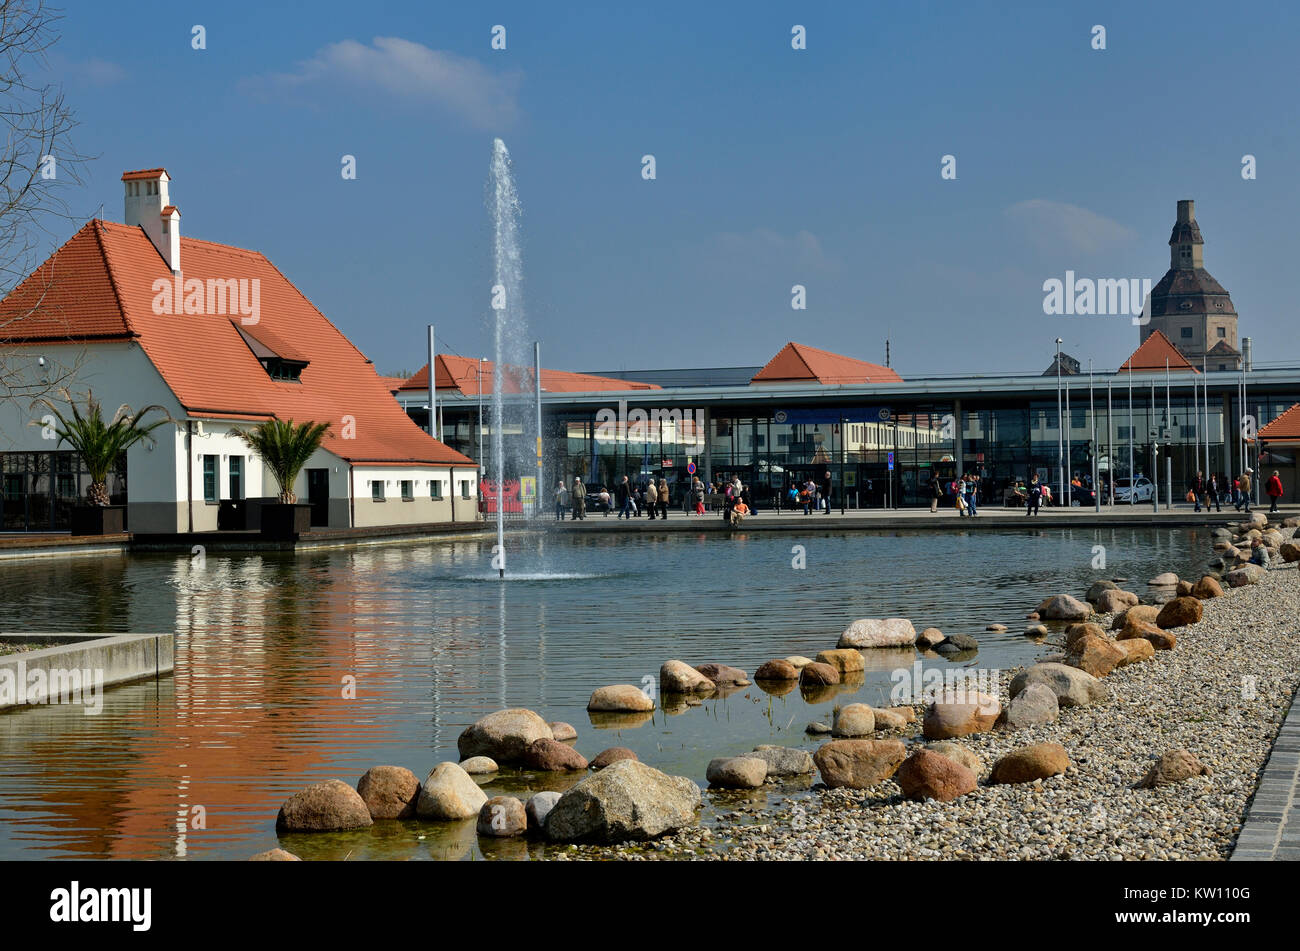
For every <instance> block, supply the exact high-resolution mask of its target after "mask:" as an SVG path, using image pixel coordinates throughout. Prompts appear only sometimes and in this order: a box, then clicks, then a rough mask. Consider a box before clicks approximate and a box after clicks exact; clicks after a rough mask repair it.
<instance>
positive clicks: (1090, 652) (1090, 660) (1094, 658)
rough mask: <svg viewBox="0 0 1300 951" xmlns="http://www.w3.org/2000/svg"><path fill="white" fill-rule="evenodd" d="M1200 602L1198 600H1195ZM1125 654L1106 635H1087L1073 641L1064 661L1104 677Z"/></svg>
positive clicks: (1096, 675)
mask: <svg viewBox="0 0 1300 951" xmlns="http://www.w3.org/2000/svg"><path fill="white" fill-rule="evenodd" d="M1196 603H1197V604H1200V602H1199V601H1197V602H1196ZM1126 656H1127V655H1126V654H1125V653H1124V651H1122V650H1120V649H1119V648H1118V647H1116V646H1115V644H1114V642H1113V641H1111V640H1110V639H1109V638H1106V637H1096V636H1094V635H1089V636H1087V637H1083V638H1080V639H1079V640H1077V641H1075V642H1074V646H1073V647H1072V648H1070V652H1069V653H1068V654H1066V655H1065V662H1066V663H1067V664H1069V665H1070V666H1071V667H1078V668H1079V669H1080V670H1084V671H1087V672H1088V673H1090V674H1092V675H1093V676H1094V677H1105V676H1106V675H1107V674H1109V673H1110V672H1111V671H1112V670H1114V669H1115V668H1116V667H1118V666H1119V665H1120V663H1121V662H1122V661H1123V660H1124V658H1125V657H1126Z"/></svg>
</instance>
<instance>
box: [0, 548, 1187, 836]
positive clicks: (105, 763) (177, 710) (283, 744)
mask: <svg viewBox="0 0 1300 951" xmlns="http://www.w3.org/2000/svg"><path fill="white" fill-rule="evenodd" d="M1202 536H1204V537H1202ZM507 544H508V548H509V561H508V564H509V565H510V569H511V572H512V574H513V575H514V577H513V578H511V579H510V580H507V581H506V582H505V583H500V582H498V581H497V580H496V578H495V572H494V571H492V570H491V566H490V559H491V545H492V540H487V539H485V540H483V541H481V542H480V541H478V540H469V541H465V540H461V541H455V542H449V541H444V542H433V543H428V542H422V543H400V544H388V545H381V546H370V547H355V548H349V549H334V550H328V551H319V550H318V551H314V552H300V553H297V554H292V553H290V554H283V553H273V554H239V555H232V556H230V557H224V556H223V557H218V556H215V555H209V556H208V557H207V558H206V559H204V560H203V561H194V560H191V559H190V558H189V557H187V556H183V555H181V556H171V555H132V556H114V557H90V558H72V559H42V560H39V561H34V562H31V563H27V564H14V563H9V564H6V565H4V566H3V567H0V630H5V631H10V632H13V631H35V632H54V631H61V632H70V631H103V632H149V631H162V630H166V631H175V633H176V672H175V675H174V676H173V677H170V678H165V679H163V680H161V681H158V682H147V683H140V684H132V685H126V686H122V687H118V688H113V689H110V690H109V691H107V692H106V693H105V695H104V698H103V709H102V712H100V713H99V714H98V715H94V716H88V715H85V713H84V712H83V710H82V709H81V708H80V707H76V706H55V707H33V708H27V709H23V710H16V711H11V712H9V713H6V714H0V754H2V755H0V859H14V858H38V857H77V858H101V857H102V858H155V859H158V858H222V859H241V858H245V857H247V856H248V855H250V854H252V853H254V852H258V851H261V850H263V849H266V848H271V847H273V846H275V845H277V844H281V845H282V846H283V847H285V848H289V849H290V850H291V851H295V852H297V853H298V854H300V855H302V856H303V857H305V858H338V859H342V858H345V857H346V858H350V859H358V858H411V859H417V858H422V859H429V858H525V857H539V856H544V855H545V853H546V849H547V847H546V846H543V845H540V844H537V843H525V842H523V841H509V842H492V843H489V842H486V841H484V842H480V841H479V840H478V838H477V837H476V835H475V834H474V824H473V823H472V822H466V823H456V824H450V825H449V824H436V823H422V822H400V823H394V822H388V823H380V824H377V825H376V826H375V827H374V828H372V829H369V830H365V831H363V832H356V833H348V834H339V835H334V834H320V835H308V836H304V835H297V836H291V837H285V838H284V839H282V840H277V836H276V833H275V816H276V812H277V810H278V809H279V806H280V804H281V802H283V801H284V799H285V798H287V797H288V796H289V795H291V794H292V793H294V792H296V791H297V790H299V789H301V788H302V787H303V786H305V785H307V784H308V783H311V782H316V781H320V780H324V779H331V778H337V779H343V780H345V781H347V782H349V783H350V784H355V783H356V780H357V779H358V777H360V775H361V774H362V773H363V772H364V771H365V770H366V769H368V768H369V767H371V766H375V765H380V764H392V765H398V766H406V767H408V768H409V769H411V770H412V771H413V772H415V773H416V775H417V776H418V777H419V778H421V779H423V778H424V776H425V774H426V773H427V772H428V771H429V770H430V769H431V768H432V767H433V766H434V765H435V764H436V763H438V762H440V761H442V760H447V759H451V760H457V759H459V758H460V757H459V756H458V755H457V751H456V738H457V736H458V735H459V734H460V732H461V731H462V730H463V729H464V728H465V727H466V726H468V725H469V724H470V723H472V722H473V721H474V720H476V719H478V718H479V717H481V716H483V715H484V714H486V713H489V712H491V711H493V710H497V709H500V708H503V707H512V706H524V707H529V708H531V709H534V710H536V711H538V712H539V713H541V714H542V715H543V716H544V717H545V718H546V719H548V720H563V721H566V722H568V723H571V724H572V725H573V726H574V727H576V728H577V730H578V740H577V742H576V747H577V749H578V751H579V752H581V753H582V754H583V755H584V756H586V757H587V758H588V759H590V758H591V757H593V756H594V755H595V754H596V753H598V752H600V751H601V750H603V749H605V748H607V747H610V746H627V747H630V748H631V749H633V750H634V751H635V752H636V753H637V755H638V756H639V757H640V758H641V759H642V760H643V761H644V762H646V763H648V764H650V765H652V766H654V767H656V768H658V769H662V770H665V771H667V772H670V773H674V774H679V775H685V776H689V777H690V778H691V779H693V780H695V781H696V782H697V783H699V784H700V785H701V786H702V787H703V786H705V779H704V772H705V767H706V765H707V764H708V761H709V760H710V759H712V758H713V757H715V756H723V755H736V754H739V753H743V752H747V751H749V750H750V749H752V748H753V747H754V746H756V745H758V744H760V743H776V744H782V745H788V746H799V747H802V748H805V749H809V750H811V749H815V747H816V745H817V742H816V741H815V740H814V739H813V738H812V737H809V736H806V735H805V733H804V727H805V726H806V725H807V724H808V723H809V722H810V721H813V720H821V721H825V722H829V718H830V715H831V710H832V708H833V707H834V706H835V705H836V704H842V703H846V702H855V701H861V702H867V703H871V704H872V705H875V706H880V705H884V704H888V703H889V702H890V701H889V695H890V691H891V688H892V687H893V685H894V681H893V680H892V679H891V673H892V672H894V671H899V670H909V669H910V668H911V666H912V664H913V663H914V662H915V661H918V660H920V661H922V662H923V663H924V664H925V665H927V666H928V665H937V666H940V667H946V668H949V669H951V668H952V666H953V665H960V666H962V667H971V666H972V665H973V666H975V667H978V668H990V669H999V668H1001V669H1005V668H1008V667H1013V666H1019V665H1022V664H1026V663H1029V662H1032V661H1033V660H1034V659H1035V658H1036V657H1038V656H1041V655H1042V653H1043V652H1044V647H1043V645H1041V644H1038V643H1035V642H1034V641H1033V640H1030V639H1027V638H1025V637H1024V636H1023V635H1022V634H1021V631H1023V629H1024V627H1025V623H1026V622H1025V621H1024V615H1025V612H1027V611H1029V610H1032V609H1033V607H1034V606H1035V605H1036V604H1037V603H1038V602H1039V601H1040V600H1041V599H1042V598H1043V597H1044V596H1046V595H1048V594H1053V593H1057V592H1059V591H1067V592H1071V593H1073V594H1075V595H1076V596H1081V595H1082V593H1083V590H1084V589H1085V588H1086V587H1087V585H1088V584H1089V583H1090V582H1091V581H1092V580H1095V579H1096V578H1099V577H1107V578H1108V577H1127V578H1129V579H1132V580H1131V582H1130V583H1129V584H1128V585H1127V587H1130V588H1131V589H1132V590H1135V591H1138V592H1139V593H1141V592H1143V591H1145V590H1146V585H1145V581H1146V579H1147V578H1149V577H1151V576H1153V575H1154V574H1157V573H1159V572H1161V571H1166V570H1172V571H1175V572H1179V573H1180V574H1185V573H1189V572H1190V571H1191V570H1192V569H1193V568H1194V567H1195V566H1196V565H1197V564H1199V563H1200V562H1201V561H1203V560H1204V558H1203V555H1204V553H1205V552H1207V551H1208V550H1209V541H1208V530H1207V529H1145V528H1105V529H1097V530H1057V531H1041V532H1040V531H1023V532H1021V531H1005V532H1003V531H978V532H965V531H961V530H959V529H956V530H950V531H947V532H942V533H934V532H921V531H917V532H902V531H899V532H853V533H844V534H820V533H809V534H808V535H800V534H798V533H794V532H791V533H786V532H764V533H754V534H750V535H746V534H743V533H739V534H733V535H724V534H718V533H700V534H698V535H696V534H694V533H673V534H667V533H665V534H663V535H641V534H638V535H635V536H627V537H621V536H617V535H610V534H605V533H601V534H589V535H577V534H572V535H570V534H554V535H547V534H542V533H520V534H516V535H513V536H511V537H510V538H508V540H507ZM1098 546H1101V547H1100V548H1099V547H1098ZM1103 554H1104V556H1105V558H1106V565H1105V568H1104V569H1100V570H1099V569H1096V568H1094V567H1093V564H1094V562H1095V561H1096V560H1097V559H1098V558H1099V557H1100V556H1101V555H1103ZM801 558H802V560H803V562H804V563H805V564H806V567H803V568H797V567H794V565H796V564H798V563H799V562H800V559H801ZM892 616H901V617H908V618H911V619H912V620H913V622H914V623H915V624H916V627H917V629H918V630H920V629H921V628H924V627H931V626H933V627H938V628H940V629H941V630H943V631H944V632H945V633H948V634H953V633H966V634H971V635H974V636H975V637H976V638H978V640H979V643H980V648H979V651H978V653H975V654H973V655H970V656H960V657H957V658H955V659H951V660H948V659H944V658H943V657H938V656H932V657H926V658H923V657H922V655H921V654H920V653H918V652H916V651H913V650H911V649H908V650H903V651H897V650H890V651H879V652H867V653H868V655H869V656H868V667H869V668H870V669H869V670H868V672H867V675H866V678H865V681H864V682H862V683H860V684H857V685H852V686H847V687H843V688H842V689H840V690H839V691H838V692H832V693H830V694H828V695H826V696H818V697H809V698H805V697H804V696H803V695H802V694H801V693H800V691H799V690H798V689H794V690H792V691H790V692H788V693H786V694H785V695H777V694H771V693H767V692H765V691H764V690H763V689H761V688H760V687H758V686H753V687H746V688H742V689H740V690H738V691H735V692H733V693H730V694H728V695H726V696H720V697H717V698H713V699H708V700H705V701H704V702H703V704H701V705H699V706H692V707H679V708H670V710H669V711H668V712H665V711H664V710H663V709H656V711H655V713H654V714H653V716H647V717H646V718H645V719H644V722H637V723H626V722H624V723H614V724H609V723H605V722H600V723H593V721H592V718H591V717H590V716H589V715H588V714H587V712H586V709H585V708H586V703H587V699H588V698H589V696H590V695H591V692H592V690H594V689H595V688H596V687H599V686H603V685H606V684H620V683H628V684H635V685H638V686H641V685H650V686H651V688H652V689H653V688H654V687H656V686H657V679H658V671H659V667H660V665H661V664H662V663H663V662H664V661H666V660H669V659H672V658H677V659H681V660H685V661H687V662H688V663H691V664H703V663H707V662H712V661H716V662H720V663H725V664H731V665H734V666H738V667H741V668H743V669H745V670H747V671H749V672H750V673H751V674H752V673H753V671H754V670H755V669H756V668H757V667H758V666H759V665H760V664H761V663H763V662H764V661H766V660H769V659H771V658H774V657H786V656H789V655H793V654H803V655H806V656H809V657H811V656H813V655H815V654H816V653H817V652H818V651H820V650H824V649H827V648H831V647H834V646H835V642H836V640H837V638H838V636H839V633H840V632H841V631H842V630H843V629H844V627H845V626H846V625H847V623H848V622H849V621H851V620H853V619H855V618H859V617H892ZM993 622H999V623H1002V624H1005V625H1007V627H1008V631H1006V632H1005V633H1000V634H995V633H990V632H987V631H985V630H984V627H985V625H987V624H989V623H993ZM579 778H581V777H580V776H564V775H556V774H529V773H527V772H519V771H509V770H506V771H503V772H502V774H500V775H499V776H498V777H497V778H496V779H495V780H494V781H493V782H492V783H491V785H490V787H489V790H490V791H489V795H494V794H497V793H498V792H503V793H509V794H516V795H521V796H526V795H527V794H528V793H529V792H530V791H535V790H538V789H563V788H565V786H567V785H570V784H572V783H573V782H576V781H577V780H578V779H579ZM811 782H812V779H811V778H809V779H808V780H805V781H804V782H803V783H802V784H794V785H787V786H782V787H772V786H769V787H766V788H765V790H762V791H759V792H757V793H754V794H751V795H750V796H749V799H748V800H747V801H749V802H751V803H752V802H755V801H756V802H759V803H763V802H766V804H767V805H768V806H771V807H774V808H778V807H779V804H780V802H781V800H782V799H783V798H784V797H786V796H803V795H809V793H808V792H807V787H808V786H809V785H810V783H811ZM737 795H738V794H734V793H733V794H717V795H715V794H708V795H706V797H705V803H706V804H705V810H704V813H703V815H702V821H704V822H714V821H716V817H717V815H718V813H719V812H721V811H729V810H731V809H734V808H735V804H736V802H737V801H739V800H738V798H737Z"/></svg>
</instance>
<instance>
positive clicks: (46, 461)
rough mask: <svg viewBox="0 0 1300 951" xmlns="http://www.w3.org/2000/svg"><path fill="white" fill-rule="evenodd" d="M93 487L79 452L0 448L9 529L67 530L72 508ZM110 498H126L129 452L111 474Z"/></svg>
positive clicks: (116, 501)
mask: <svg viewBox="0 0 1300 951" xmlns="http://www.w3.org/2000/svg"><path fill="white" fill-rule="evenodd" d="M89 488H90V473H88V472H87V471H86V467H85V466H84V465H83V464H82V462H81V458H80V456H78V455H77V454H76V453H75V452H73V451H71V450H65V451H60V452H0V497H2V501H3V525H2V526H0V529H2V530H3V531H6V532H66V531H67V530H68V527H69V525H70V523H71V518H72V507H73V506H74V505H77V504H78V503H82V502H84V501H85V498H86V491H87V490H88V489H89ZM108 494H109V501H110V502H111V503H112V504H113V505H124V504H125V503H126V457H125V456H124V457H122V458H121V459H120V460H118V464H117V466H116V468H115V469H114V470H113V471H112V472H110V473H109V476H108Z"/></svg>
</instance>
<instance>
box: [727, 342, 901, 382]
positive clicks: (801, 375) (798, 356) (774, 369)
mask: <svg viewBox="0 0 1300 951" xmlns="http://www.w3.org/2000/svg"><path fill="white" fill-rule="evenodd" d="M902 380H903V378H902V377H901V376H899V375H898V374H897V373H895V372H894V371H893V370H892V369H890V368H889V367H882V366H880V365H879V364H876V363H868V362H867V361H865V360H855V359H854V358H853V357H845V356H841V355H840V354H838V353H831V352H830V351H829V350H818V349H817V348H816V347H809V346H807V345H805V344H802V343H793V342H791V343H787V344H786V345H785V346H784V347H782V348H781V350H780V351H779V352H778V353H777V355H776V356H774V357H773V358H772V359H771V360H769V361H768V362H767V366H765V367H763V369H761V370H759V371H758V373H756V374H755V375H754V378H753V379H752V380H750V382H751V383H810V382H815V383H824V384H836V383H901V382H902Z"/></svg>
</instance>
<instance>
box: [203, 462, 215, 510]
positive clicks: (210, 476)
mask: <svg viewBox="0 0 1300 951" xmlns="http://www.w3.org/2000/svg"><path fill="white" fill-rule="evenodd" d="M203 501H204V502H215V501H217V457H216V456H204V457H203Z"/></svg>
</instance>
